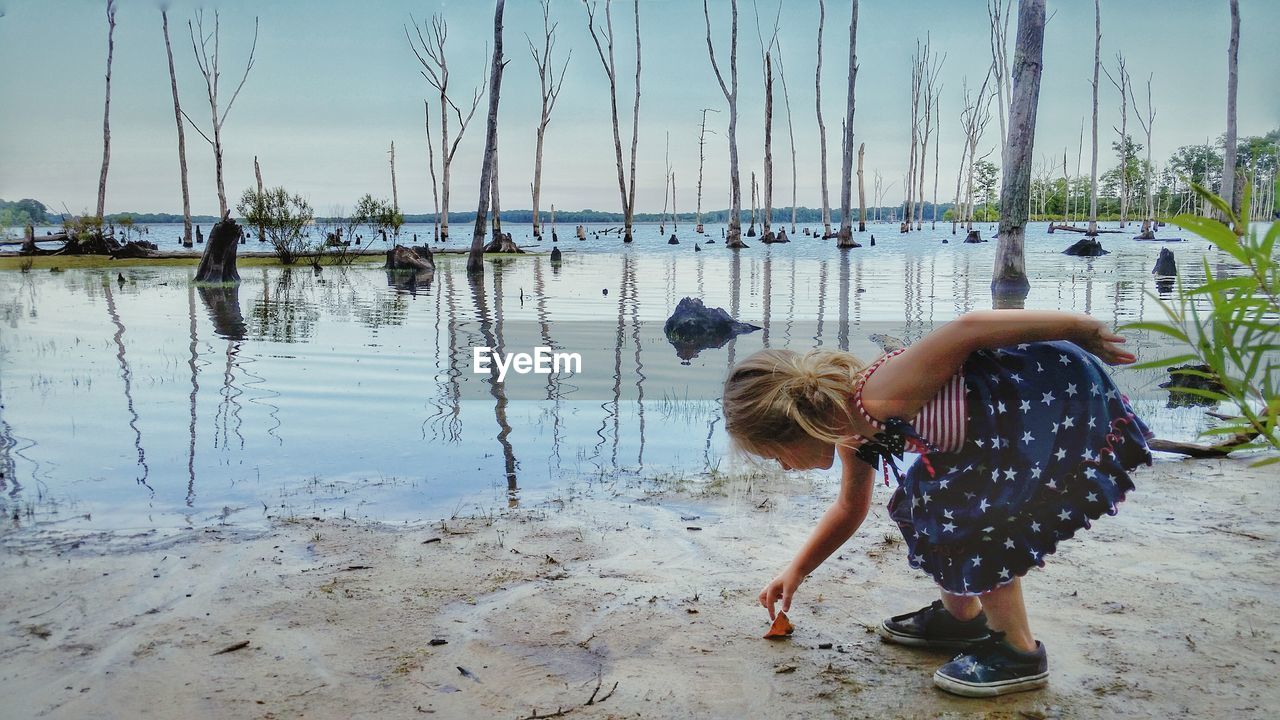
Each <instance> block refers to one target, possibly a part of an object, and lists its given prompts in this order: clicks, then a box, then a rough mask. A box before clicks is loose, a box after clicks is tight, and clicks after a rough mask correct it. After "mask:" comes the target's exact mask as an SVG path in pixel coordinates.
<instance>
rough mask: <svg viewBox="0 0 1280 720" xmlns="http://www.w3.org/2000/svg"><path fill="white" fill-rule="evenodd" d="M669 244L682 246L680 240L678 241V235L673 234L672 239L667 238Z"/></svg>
mask: <svg viewBox="0 0 1280 720" xmlns="http://www.w3.org/2000/svg"><path fill="white" fill-rule="evenodd" d="M667 244H668V245H679V244H680V240H678V239H677V238H676V234H675V233H671V237H669V238H667Z"/></svg>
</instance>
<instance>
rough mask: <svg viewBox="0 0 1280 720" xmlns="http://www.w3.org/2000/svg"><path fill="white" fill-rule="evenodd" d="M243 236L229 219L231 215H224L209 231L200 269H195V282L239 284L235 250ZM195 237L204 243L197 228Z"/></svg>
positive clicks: (235, 224)
mask: <svg viewBox="0 0 1280 720" xmlns="http://www.w3.org/2000/svg"><path fill="white" fill-rule="evenodd" d="M243 235H244V230H243V229H241V227H240V226H239V225H238V224H237V223H236V221H235V220H232V219H231V214H230V213H227V214H226V215H224V216H223V217H222V222H219V223H218V224H216V225H214V226H213V229H212V230H210V231H209V244H208V245H205V248H204V254H203V255H202V256H201V257H200V267H199V268H197V269H196V282H199V283H238V282H240V273H239V272H237V271H236V250H237V249H238V248H239V246H240V238H241V237H242V236H243ZM196 236H197V237H198V238H200V240H199V241H200V242H203V241H204V238H202V237H200V234H199V230H198V228H197V233H196Z"/></svg>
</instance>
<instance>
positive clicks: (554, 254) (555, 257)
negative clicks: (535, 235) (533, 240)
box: [551, 247, 564, 263]
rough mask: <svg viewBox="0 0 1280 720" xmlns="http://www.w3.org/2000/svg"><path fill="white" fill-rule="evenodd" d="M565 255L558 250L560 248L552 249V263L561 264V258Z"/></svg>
mask: <svg viewBox="0 0 1280 720" xmlns="http://www.w3.org/2000/svg"><path fill="white" fill-rule="evenodd" d="M563 255H564V253H562V252H560V248H558V247H553V248H551V262H553V263H558V262H560V258H561V256H563Z"/></svg>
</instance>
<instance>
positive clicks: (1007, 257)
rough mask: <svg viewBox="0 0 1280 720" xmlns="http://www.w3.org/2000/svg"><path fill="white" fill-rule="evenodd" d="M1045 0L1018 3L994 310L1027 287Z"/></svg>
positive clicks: (1014, 301)
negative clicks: (1025, 242)
mask: <svg viewBox="0 0 1280 720" xmlns="http://www.w3.org/2000/svg"><path fill="white" fill-rule="evenodd" d="M1044 3H1045V0H1021V2H1019V3H1018V38H1017V50H1016V51H1015V52H1014V55H1013V57H1014V63H1013V95H1012V97H1011V99H1010V105H1009V135H1008V138H1007V142H1006V143H1005V153H1004V168H1003V171H1002V175H1003V176H1004V178H1003V181H1002V182H1001V188H1000V231H999V233H1000V234H999V245H998V246H997V248H996V266H995V276H994V278H993V280H992V283H991V294H992V298H993V300H994V305H995V306H996V307H1008V306H1016V307H1021V306H1022V303H1023V300H1025V298H1026V296H1027V293H1028V292H1029V291H1030V289H1031V285H1030V283H1028V282H1027V271H1026V262H1025V257H1024V250H1023V240H1024V237H1025V234H1026V224H1027V198H1028V195H1029V194H1030V191H1031V163H1032V158H1033V157H1034V155H1033V151H1034V147H1035V134H1036V110H1037V108H1038V106H1039V103H1040V72H1041V70H1042V69H1043V64H1044V61H1043V58H1044V22H1045V19H1044Z"/></svg>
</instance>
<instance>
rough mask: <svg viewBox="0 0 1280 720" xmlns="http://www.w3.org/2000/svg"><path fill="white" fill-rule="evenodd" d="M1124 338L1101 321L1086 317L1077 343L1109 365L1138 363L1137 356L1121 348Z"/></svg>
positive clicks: (1076, 340)
mask: <svg viewBox="0 0 1280 720" xmlns="http://www.w3.org/2000/svg"><path fill="white" fill-rule="evenodd" d="M1123 342H1124V338H1123V337H1120V336H1119V335H1117V334H1115V333H1114V332H1113V331H1112V330H1111V328H1110V327H1109V326H1108V325H1107V324H1106V323H1104V322H1102V321H1100V320H1095V319H1093V318H1091V317H1087V316H1086V317H1085V318H1084V319H1083V320H1082V323H1081V328H1080V333H1079V335H1078V337H1076V338H1075V343H1076V344H1077V345H1079V346H1080V347H1082V348H1084V349H1085V350H1088V351H1089V352H1091V353H1093V354H1094V355H1097V356H1098V358H1099V359H1100V360H1102V361H1103V362H1105V363H1106V364H1108V365H1128V364H1129V363H1132V362H1136V361H1137V359H1138V358H1137V356H1136V355H1134V354H1133V353H1131V352H1128V351H1127V350H1124V349H1122V348H1121V347H1120V344H1121V343H1123Z"/></svg>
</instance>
